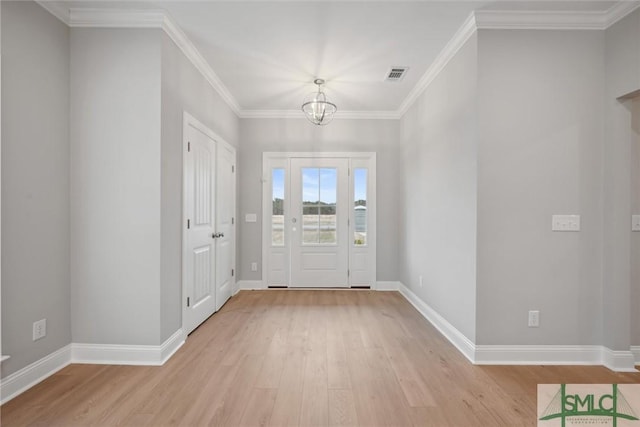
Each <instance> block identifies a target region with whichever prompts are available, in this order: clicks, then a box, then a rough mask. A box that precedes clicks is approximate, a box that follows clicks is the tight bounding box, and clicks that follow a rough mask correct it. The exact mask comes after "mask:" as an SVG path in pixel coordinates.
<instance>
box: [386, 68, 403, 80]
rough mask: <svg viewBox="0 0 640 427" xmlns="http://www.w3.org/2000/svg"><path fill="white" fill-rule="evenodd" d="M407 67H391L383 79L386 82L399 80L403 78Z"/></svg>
mask: <svg viewBox="0 0 640 427" xmlns="http://www.w3.org/2000/svg"><path fill="white" fill-rule="evenodd" d="M408 69H409V67H391V69H390V70H389V72H388V73H387V76H386V77H385V79H384V80H385V81H387V82H399V81H400V80H402V79H403V78H404V75H405V74H406V72H407V70H408Z"/></svg>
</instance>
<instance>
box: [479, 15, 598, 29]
mask: <svg viewBox="0 0 640 427" xmlns="http://www.w3.org/2000/svg"><path fill="white" fill-rule="evenodd" d="M475 16H476V26H477V28H478V29H479V30H603V29H605V19H606V14H605V13H604V12H592V11H586V12H569V11H553V12H549V11H524V10H518V11H503V10H477V11H476V12H475Z"/></svg>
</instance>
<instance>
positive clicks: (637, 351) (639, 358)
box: [631, 345, 640, 365]
mask: <svg viewBox="0 0 640 427" xmlns="http://www.w3.org/2000/svg"><path fill="white" fill-rule="evenodd" d="M631 354H633V358H634V359H636V365H640V345H632V346H631Z"/></svg>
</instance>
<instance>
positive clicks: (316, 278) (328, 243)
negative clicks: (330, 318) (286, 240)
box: [288, 158, 350, 287]
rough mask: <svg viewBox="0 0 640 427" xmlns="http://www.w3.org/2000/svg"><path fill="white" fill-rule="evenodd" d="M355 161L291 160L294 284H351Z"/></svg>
mask: <svg viewBox="0 0 640 427" xmlns="http://www.w3.org/2000/svg"><path fill="white" fill-rule="evenodd" d="M348 173H349V160H348V159H344V158H342V159H340V158H293V159H291V217H290V219H289V222H290V223H289V224H288V225H289V227H290V230H291V233H290V236H291V283H290V286H293V287H348V286H349V277H348V268H349V238H348V237H349V236H348V232H349V224H348V219H349V208H350V206H349V203H348V200H349V194H348V193H349V177H348Z"/></svg>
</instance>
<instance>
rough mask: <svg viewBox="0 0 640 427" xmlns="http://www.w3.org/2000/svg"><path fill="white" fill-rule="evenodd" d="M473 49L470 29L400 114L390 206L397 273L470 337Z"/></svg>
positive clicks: (474, 138) (473, 268)
mask: <svg viewBox="0 0 640 427" xmlns="http://www.w3.org/2000/svg"><path fill="white" fill-rule="evenodd" d="M477 55H478V51H477V39H476V36H475V35H474V36H472V37H471V38H470V39H469V40H468V41H467V42H466V44H465V45H464V46H463V47H462V48H461V49H460V51H459V52H458V53H457V54H456V55H455V57H454V58H453V59H452V60H451V61H450V62H449V63H448V64H447V65H446V67H445V68H444V70H443V71H442V72H441V73H440V75H439V76H438V77H437V78H436V79H435V80H434V81H433V83H431V85H430V86H429V87H428V88H427V89H426V90H425V92H424V93H423V94H422V95H421V96H420V97H419V98H418V100H417V101H416V103H415V104H414V105H413V106H412V107H411V109H410V110H409V111H408V112H407V113H406V114H405V116H404V117H403V119H402V148H401V168H400V176H401V182H400V191H399V192H400V193H401V194H402V198H401V201H400V205H399V206H398V207H397V209H396V210H395V212H397V214H398V215H400V223H401V230H400V236H401V239H402V240H401V250H400V259H399V273H400V276H399V277H400V280H401V281H402V282H403V283H404V284H405V285H406V286H408V287H409V288H411V290H412V291H413V292H414V293H415V294H416V295H417V296H418V297H420V298H421V299H423V300H424V301H425V302H426V303H427V304H429V306H431V307H432V308H433V309H434V310H436V311H437V312H438V313H439V314H440V315H442V316H443V317H445V318H446V319H447V320H448V321H449V322H450V323H451V324H452V325H453V326H455V327H456V328H457V329H458V330H459V331H461V332H462V333H463V334H464V335H465V336H466V337H467V338H469V339H470V340H474V339H475V329H476V319H475V312H476V188H477V182H476V175H477V136H476V133H477V132H476V102H477V101H476V99H477V91H476V79H477V77H476V76H477ZM382 241H384V240H382ZM419 276H422V277H423V286H422V287H420V286H419Z"/></svg>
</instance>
